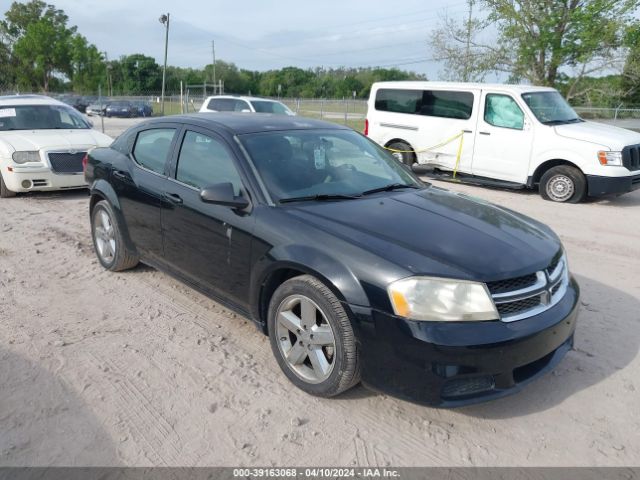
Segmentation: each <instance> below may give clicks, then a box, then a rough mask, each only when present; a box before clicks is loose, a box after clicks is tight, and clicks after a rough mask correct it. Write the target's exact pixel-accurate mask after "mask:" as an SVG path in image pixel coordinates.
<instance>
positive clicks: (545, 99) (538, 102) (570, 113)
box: [522, 92, 584, 125]
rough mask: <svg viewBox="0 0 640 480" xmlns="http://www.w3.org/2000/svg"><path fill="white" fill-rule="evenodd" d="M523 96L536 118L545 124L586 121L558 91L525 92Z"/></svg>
mask: <svg viewBox="0 0 640 480" xmlns="http://www.w3.org/2000/svg"><path fill="white" fill-rule="evenodd" d="M522 98H523V100H524V101H525V103H526V104H527V105H528V106H529V108H530V109H531V111H532V112H533V114H534V115H535V116H536V118H537V119H538V120H540V122H541V123H544V124H545V125H561V124H563V123H577V122H583V121H584V120H582V119H581V118H580V117H579V116H578V114H577V113H576V112H575V110H574V109H573V108H571V106H570V105H569V104H568V103H567V101H566V100H565V99H564V98H563V97H562V95H560V93H558V92H530V93H523V94H522Z"/></svg>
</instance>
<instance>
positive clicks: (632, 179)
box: [585, 174, 640, 197]
mask: <svg viewBox="0 0 640 480" xmlns="http://www.w3.org/2000/svg"><path fill="white" fill-rule="evenodd" d="M585 176H586V177H587V185H588V194H589V196H590V197H600V196H603V195H615V194H621V193H627V192H631V191H633V190H637V189H639V188H640V174H638V175H628V176H624V177H601V176H599V175H585Z"/></svg>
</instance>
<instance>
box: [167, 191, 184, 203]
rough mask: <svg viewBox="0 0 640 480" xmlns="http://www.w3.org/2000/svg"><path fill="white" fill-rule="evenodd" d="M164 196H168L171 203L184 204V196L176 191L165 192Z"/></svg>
mask: <svg viewBox="0 0 640 480" xmlns="http://www.w3.org/2000/svg"><path fill="white" fill-rule="evenodd" d="M164 198H166V199H167V200H169V201H170V202H171V203H173V204H175V205H181V204H182V197H181V196H180V195H178V194H176V193H165V194H164Z"/></svg>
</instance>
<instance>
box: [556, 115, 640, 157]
mask: <svg viewBox="0 0 640 480" xmlns="http://www.w3.org/2000/svg"><path fill="white" fill-rule="evenodd" d="M554 128H555V131H556V133H557V134H558V135H560V136H561V137H566V138H573V139H575V140H582V141H585V142H591V143H595V144H598V145H602V146H605V147H607V148H608V149H609V150H613V151H620V150H622V149H623V148H624V147H626V146H627V145H635V144H638V143H640V133H636V132H634V131H632V130H627V129H625V128H619V127H614V126H613V125H607V124H604V123H597V122H580V123H570V124H567V125H558V126H556V127H554Z"/></svg>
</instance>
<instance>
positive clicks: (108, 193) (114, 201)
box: [89, 179, 137, 252]
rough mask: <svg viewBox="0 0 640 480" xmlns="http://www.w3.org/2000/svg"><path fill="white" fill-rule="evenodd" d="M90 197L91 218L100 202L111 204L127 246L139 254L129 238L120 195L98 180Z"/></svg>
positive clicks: (105, 182)
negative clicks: (119, 198)
mask: <svg viewBox="0 0 640 480" xmlns="http://www.w3.org/2000/svg"><path fill="white" fill-rule="evenodd" d="M89 195H90V199H89V216H91V214H92V213H93V209H94V208H95V206H96V205H97V204H98V202H100V201H102V200H105V201H107V202H109V205H110V206H111V208H112V209H113V212H114V213H115V215H116V217H117V218H116V220H117V221H118V225H119V227H120V231H121V232H122V236H123V238H124V240H125V242H126V244H127V247H128V248H129V249H130V250H131V251H133V252H137V249H136V246H135V244H134V243H133V241H132V240H131V237H130V236H129V229H128V228H127V222H126V221H125V219H124V215H123V213H122V208H121V207H120V201H119V200H118V195H117V194H116V192H115V190H114V189H113V187H112V186H111V184H110V183H109V182H107V181H106V180H103V179H99V180H96V181H95V182H93V184H92V185H91V187H90V189H89Z"/></svg>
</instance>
